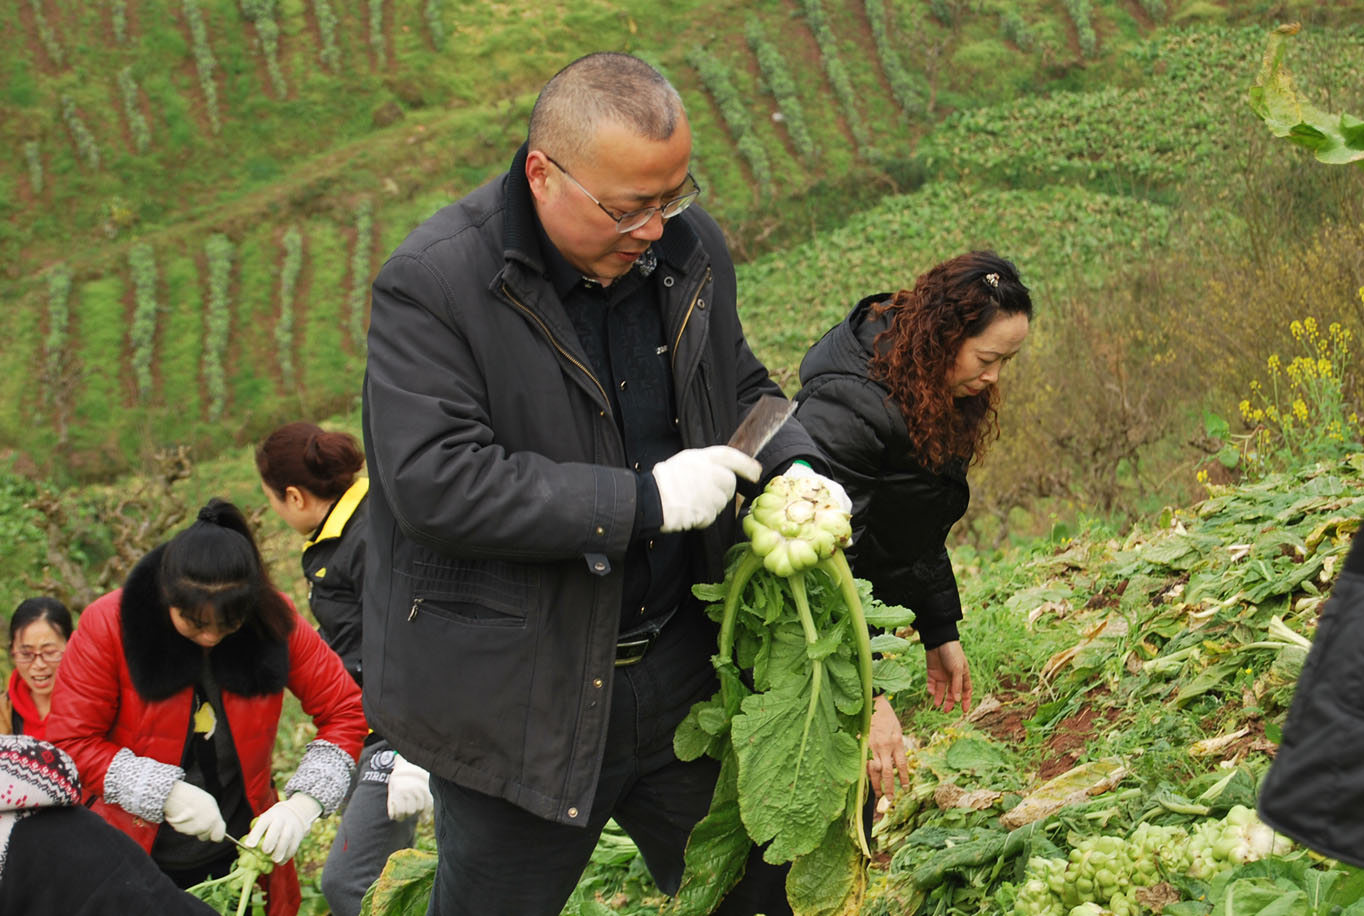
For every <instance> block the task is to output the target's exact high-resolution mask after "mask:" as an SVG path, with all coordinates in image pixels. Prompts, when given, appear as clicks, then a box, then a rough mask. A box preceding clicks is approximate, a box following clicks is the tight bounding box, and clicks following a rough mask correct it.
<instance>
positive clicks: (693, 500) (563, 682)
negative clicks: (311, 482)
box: [363, 53, 822, 916]
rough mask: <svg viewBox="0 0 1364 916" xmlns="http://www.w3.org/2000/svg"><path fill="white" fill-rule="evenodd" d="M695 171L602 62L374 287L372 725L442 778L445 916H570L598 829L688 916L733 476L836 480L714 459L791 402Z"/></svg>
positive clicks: (783, 437)
mask: <svg viewBox="0 0 1364 916" xmlns="http://www.w3.org/2000/svg"><path fill="white" fill-rule="evenodd" d="M690 160H691V128H690V126H689V124H688V122H687V117H686V114H685V112H684V111H683V108H682V103H681V99H680V98H679V96H678V94H677V92H676V90H674V89H673V87H672V86H671V85H669V83H668V82H667V80H666V79H664V78H663V76H661V75H660V74H659V73H658V72H657V71H655V70H654V69H653V68H652V67H650V66H649V65H647V64H645V63H644V62H642V61H640V60H638V59H636V58H634V57H630V56H628V55H624V54H614V53H602V54H593V55H589V56H587V57H585V58H582V59H580V60H577V61H575V62H574V63H572V64H570V65H569V66H568V67H566V68H565V69H564V70H562V71H560V73H559V74H557V75H556V76H555V77H554V78H553V79H551V80H550V82H549V83H548V84H546V86H545V87H544V89H543V90H542V91H541V93H540V96H539V98H538V100H537V101H536V104H535V107H534V110H533V112H532V114H531V119H530V130H529V138H528V141H527V143H526V144H525V145H523V146H522V147H521V149H520V150H518V151H517V153H516V155H515V157H514V159H513V160H512V165H511V168H510V169H509V171H508V172H507V173H506V174H504V175H503V176H501V177H500V178H498V179H496V180H494V181H492V182H491V183H490V184H488V185H486V186H484V187H483V188H480V189H478V190H477V191H474V192H472V193H471V194H469V195H468V196H466V197H464V198H463V199H462V200H460V201H457V202H456V203H454V204H452V205H450V206H448V207H446V208H444V209H442V210H441V211H440V212H438V213H437V214H435V215H434V216H433V217H431V218H430V219H429V220H427V221H426V222H425V223H423V224H422V225H421V226H420V227H418V228H417V229H416V230H415V231H414V232H413V233H412V234H411V235H410V236H409V237H408V238H407V240H406V241H404V242H403V243H402V245H401V246H399V248H398V249H397V250H396V251H395V252H394V254H393V255H392V257H391V258H390V259H389V260H388V262H387V263H386V264H385V265H384V267H383V269H382V270H381V271H380V273H379V276H378V278H377V279H376V281H375V283H374V290H373V311H372V318H371V326H370V334H369V346H368V367H367V372H366V384H365V391H364V430H365V446H366V453H367V458H368V465H369V474H370V480H371V483H370V500H371V509H370V519H369V521H370V528H369V546H370V551H371V552H370V554H369V556H370V559H369V561H368V562H369V566H370V570H369V572H368V574H367V576H366V589H365V603H364V615H365V620H364V652H363V667H364V671H365V708H366V712H367V713H368V715H369V717H370V721H371V723H372V724H373V726H374V728H375V729H377V730H379V731H381V732H383V734H384V735H386V736H387V737H388V738H389V739H390V740H391V741H392V743H393V745H394V746H395V747H396V748H397V749H398V751H399V752H400V753H402V755H403V756H404V757H406V758H407V759H409V760H411V761H413V762H414V763H417V764H419V765H420V766H422V767H425V768H426V769H428V770H429V771H430V773H431V788H432V793H433V795H434V798H435V814H436V838H437V843H438V846H439V857H440V859H439V866H438V872H437V876H436V882H435V886H434V888H433V890H432V895H431V902H430V909H429V910H428V913H429V914H430V916H456V914H475V913H477V914H479V916H489V914H491V916H497V914H507V916H513V914H514V916H537V914H543V916H556V914H558V913H559V912H560V910H561V908H562V906H563V904H564V902H565V900H566V899H567V898H568V896H569V894H570V893H571V892H572V890H573V888H574V886H575V885H576V883H577V881H578V879H579V877H580V875H581V873H582V870H583V868H584V867H585V866H586V865H587V862H588V860H589V857H590V855H591V853H592V849H593V847H594V845H595V843H596V839H597V836H598V834H599V833H600V832H601V830H602V828H603V826H604V825H605V824H606V822H607V820H608V819H610V818H614V819H615V820H616V821H617V822H618V823H619V824H620V825H621V826H622V827H623V828H624V829H625V830H626V831H627V832H628V833H629V834H630V835H631V836H632V838H633V839H634V840H635V842H636V843H637V845H638V846H639V848H640V850H641V852H642V854H643V856H644V860H645V862H646V863H647V864H648V866H649V868H650V871H651V872H652V874H653V876H654V878H655V880H656V882H657V883H658V885H659V886H660V887H661V888H662V889H663V890H665V891H667V892H669V893H672V892H675V891H676V890H677V888H678V885H679V881H680V879H681V875H682V870H683V868H682V859H683V855H682V854H683V849H684V846H685V843H686V839H687V835H688V833H689V832H690V830H691V827H692V826H693V825H694V824H695V823H696V821H697V820H699V819H700V818H701V817H702V816H703V815H704V814H705V812H706V810H707V809H708V807H709V804H710V798H711V794H712V791H713V788H714V785H715V781H716V778H717V773H718V764H717V763H716V762H715V761H712V760H709V759H703V760H699V761H692V762H687V763H683V762H680V761H678V760H677V758H676V757H675V756H674V754H673V750H672V734H673V730H674V729H675V727H676V725H677V723H678V722H679V721H680V720H681V719H682V718H683V716H685V714H686V712H687V710H688V709H689V708H690V706H691V704H692V703H694V702H696V701H698V700H702V699H705V698H707V697H709V696H710V695H711V694H712V692H713V691H714V689H715V676H714V671H713V669H712V666H711V663H710V656H711V654H712V653H713V652H714V651H715V629H714V624H713V623H712V622H710V621H709V620H708V619H707V618H706V616H705V614H704V612H703V610H702V608H701V607H700V606H699V603H698V602H697V601H696V600H695V599H694V598H693V597H692V596H691V592H690V586H691V585H692V584H693V583H695V582H702V581H718V580H719V579H720V578H721V577H722V575H723V571H724V567H723V563H724V553H725V550H726V548H727V547H729V546H730V545H731V544H733V543H734V541H735V539H736V535H737V528H738V526H737V524H736V511H735V503H734V495H735V490H736V486H739V485H740V484H739V483H738V480H739V478H742V479H743V480H745V481H750V482H753V483H756V482H758V481H759V480H760V479H761V478H762V477H764V476H765V475H770V474H772V473H775V472H777V471H779V470H782V469H784V468H785V467H787V466H788V465H789V464H790V463H791V462H792V461H793V460H795V459H797V458H801V459H805V460H806V461H808V462H810V463H813V464H815V466H816V467H821V466H822V461H821V459H819V457H818V452H817V450H816V449H815V447H814V445H813V443H812V442H811V441H810V439H809V437H808V436H806V435H805V433H804V431H803V430H801V429H800V427H799V426H798V425H796V424H795V423H788V424H787V426H786V427H785V428H784V429H783V430H782V431H781V432H780V433H779V434H778V435H777V437H776V438H775V439H774V440H773V441H772V442H771V444H769V445H768V446H767V447H766V448H765V449H764V450H763V451H762V452H761V453H759V456H758V458H759V459H760V460H754V459H753V458H750V457H749V456H747V455H745V454H743V453H742V452H739V451H736V450H734V449H731V448H729V447H728V446H725V445H722V444H721V443H724V442H726V441H727V440H728V439H729V437H730V435H731V434H732V433H733V432H734V430H735V428H736V427H737V426H738V423H739V421H740V419H741V418H742V417H743V416H744V414H745V413H746V412H747V411H748V410H749V409H750V408H751V407H752V406H753V404H755V403H756V402H757V401H758V399H759V398H760V397H762V396H763V395H771V394H780V390H779V389H778V387H777V385H776V384H775V383H774V382H773V381H772V380H771V379H770V378H769V376H768V373H767V370H766V369H765V368H764V367H763V366H762V364H761V363H760V362H759V361H758V360H757V359H756V357H754V355H753V353H752V352H751V351H750V349H749V347H748V344H747V343H746V342H745V340H744V337H743V331H742V328H741V327H740V324H739V319H738V315H737V311H736V306H735V278H734V267H733V263H732V261H731V259H730V255H729V252H728V251H727V249H726V247H725V243H724V239H723V236H722V234H721V232H720V230H719V227H718V226H717V225H716V224H715V222H714V220H712V219H711V217H710V216H708V215H707V214H706V213H705V212H704V211H703V210H702V208H701V207H699V206H695V205H694V203H695V201H696V199H697V197H698V195H699V194H700V193H701V188H700V187H699V186H698V184H697V183H696V180H695V179H694V178H693V177H692V175H691V172H690V169H689V164H690ZM743 486H745V487H749V486H750V484H747V483H746V484H744V485H743ZM746 492H748V493H749V494H750V495H751V494H752V493H754V492H756V489H748V490H747V491H746ZM774 873H775V874H774ZM774 878H775V880H774ZM716 912H722V913H758V912H764V913H767V914H769V916H777V914H779V913H782V912H789V909H788V908H787V906H786V901H785V894H784V887H783V884H782V881H781V875H780V873H776V869H773V868H771V867H770V866H764V865H763V863H761V861H760V857H759V856H757V855H754V856H752V857H750V862H749V866H748V877H747V878H746V879H745V880H744V881H743V882H742V883H741V884H740V885H739V886H738V887H736V888H735V889H734V890H733V891H732V892H731V893H730V894H729V896H728V897H727V898H726V900H725V901H724V903H723V904H722V905H721V909H719V910H717V911H716Z"/></svg>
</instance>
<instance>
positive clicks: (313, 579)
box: [303, 477, 369, 683]
mask: <svg viewBox="0 0 1364 916" xmlns="http://www.w3.org/2000/svg"><path fill="white" fill-rule="evenodd" d="M368 495H369V480H368V478H365V477H360V478H357V479H356V481H355V483H353V484H351V486H350V489H349V490H347V491H346V492H345V493H343V494H341V498H340V499H338V500H337V501H336V503H335V504H333V505H332V508H331V511H330V512H328V513H327V517H326V518H324V519H323V520H322V524H321V525H319V526H318V529H317V530H316V531H314V532H313V536H312V538H310V539H309V541H308V543H307V544H305V545H303V575H304V578H306V579H307V580H308V606H309V608H311V609H312V612H313V616H314V617H316V618H317V623H318V628H319V631H320V632H321V634H322V638H323V639H325V640H326V641H327V645H329V646H331V647H332V649H334V650H335V651H336V654H337V655H339V656H341V661H343V662H345V665H346V670H347V671H349V672H350V675H351V677H353V678H355V681H356V683H360V600H361V595H362V593H363V591H364V583H365V514H366V508H367V507H366V497H367V496H368Z"/></svg>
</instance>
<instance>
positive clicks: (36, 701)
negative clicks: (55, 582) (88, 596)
mask: <svg viewBox="0 0 1364 916" xmlns="http://www.w3.org/2000/svg"><path fill="white" fill-rule="evenodd" d="M70 638H71V612H70V611H68V610H67V609H66V605H64V604H62V603H61V602H60V601H58V600H57V599H56V598H46V597H42V598H27V599H25V600H23V601H21V602H19V606H18V607H17V608H15V609H14V615H13V616H12V617H10V621H9V655H10V658H11V659H12V660H13V661H14V671H13V672H11V673H10V676H9V686H8V689H7V690H6V691H5V693H3V694H0V734H7V735H32V736H33V737H35V738H38V739H39V740H42V739H43V738H45V737H46V734H47V713H48V710H49V709H51V708H52V686H53V684H54V683H55V682H56V679H57V663H58V662H60V661H61V660H62V653H63V652H65V651H66V641H67V640H68V639H70Z"/></svg>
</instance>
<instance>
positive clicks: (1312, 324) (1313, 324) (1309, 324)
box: [1302, 318, 1317, 337]
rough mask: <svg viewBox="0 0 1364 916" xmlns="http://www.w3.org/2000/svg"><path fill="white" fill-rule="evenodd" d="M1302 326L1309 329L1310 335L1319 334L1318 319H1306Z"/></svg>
mask: <svg viewBox="0 0 1364 916" xmlns="http://www.w3.org/2000/svg"><path fill="white" fill-rule="evenodd" d="M1302 326H1303V327H1304V328H1305V329H1306V330H1307V336H1308V337H1316V336H1317V319H1315V318H1308V319H1307V320H1306V321H1304V322H1303V323H1302Z"/></svg>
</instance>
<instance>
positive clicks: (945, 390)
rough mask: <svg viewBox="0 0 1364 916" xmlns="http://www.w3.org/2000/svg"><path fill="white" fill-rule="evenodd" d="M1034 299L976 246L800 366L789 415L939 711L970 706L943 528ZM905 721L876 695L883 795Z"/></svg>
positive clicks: (955, 508) (982, 442)
mask: <svg viewBox="0 0 1364 916" xmlns="http://www.w3.org/2000/svg"><path fill="white" fill-rule="evenodd" d="M1031 319H1032V299H1031V298H1030V296H1029V295H1028V289H1027V287H1026V286H1024V285H1023V283H1022V281H1021V280H1019V277H1018V271H1017V269H1016V268H1015V267H1014V265H1013V264H1012V263H1010V262H1009V261H1007V260H1005V259H1003V258H1001V257H999V256H998V255H996V254H995V253H994V252H991V251H972V252H968V253H966V254H962V255H958V256H957V257H954V258H951V259H949V260H947V261H944V262H942V263H941V264H938V265H937V266H935V267H933V268H931V269H930V270H928V271H927V272H926V273H924V274H923V275H922V276H920V277H919V278H918V279H917V280H915V282H914V288H913V289H909V290H900V291H899V292H896V293H893V294H892V293H881V294H879V295H875V296H868V297H867V298H865V299H863V300H862V301H861V302H859V303H858V304H857V306H856V307H855V308H854V309H853V310H852V312H851V313H850V314H849V315H848V316H847V317H846V318H845V319H843V321H841V322H840V323H839V324H837V325H836V326H834V327H833V328H832V329H831V330H829V332H828V333H826V334H825V335H824V337H823V338H822V339H820V340H819V342H817V343H816V344H815V345H814V346H813V347H811V348H810V352H808V353H807V354H806V355H805V358H804V360H802V362H801V366H800V380H801V385H802V388H801V390H800V392H799V393H798V394H797V395H796V401H797V403H798V404H799V407H798V408H797V412H796V416H797V417H798V418H799V419H800V423H801V425H802V426H804V427H805V429H806V430H807V431H808V432H809V433H810V435H811V436H812V437H813V438H814V440H815V443H816V444H817V445H819V446H820V448H821V449H823V450H824V454H825V455H826V456H827V457H828V459H829V464H830V466H831V468H832V473H831V475H830V476H832V477H833V478H834V479H835V480H837V481H838V482H839V483H841V484H842V485H843V487H844V488H845V489H846V490H847V492H848V495H849V496H850V497H851V498H852V502H853V519H852V525H853V544H852V547H851V548H850V549H849V550H848V558H849V561H850V562H851V563H852V568H853V571H854V573H856V574H857V575H858V576H860V577H862V578H864V579H867V580H869V581H870V582H871V583H872V589H873V592H874V594H875V595H876V597H877V598H878V599H880V600H882V601H884V602H886V603H887V604H897V605H902V606H904V607H907V608H909V609H910V610H912V611H914V614H915V621H914V627H915V629H916V630H917V631H918V634H919V638H920V640H921V641H922V642H923V645H924V650H925V658H926V663H927V681H928V691H929V695H930V697H931V698H932V702H933V705H934V706H936V707H938V708H939V709H942V710H943V711H944V712H950V711H951V710H952V709H953V707H954V706H955V705H956V704H958V703H959V704H960V705H961V707H962V709H963V710H969V709H970V707H971V672H970V665H969V664H968V662H967V660H966V654H965V653H964V652H963V651H962V647H961V641H960V639H959V637H958V634H957V621H958V620H960V619H961V616H962V613H961V598H960V596H959V595H958V593H957V582H956V578H955V577H954V576H953V574H952V562H951V560H950V559H949V558H948V555H947V533H948V532H949V531H950V530H951V528H952V525H953V524H954V523H956V521H957V520H958V519H960V518H961V517H962V515H963V514H965V512H966V506H967V503H968V502H969V500H970V488H969V487H968V486H967V482H966V470H967V468H968V467H969V466H970V465H972V464H974V463H976V462H977V461H979V460H980V458H981V456H982V455H983V454H984V453H985V450H986V448H987V447H988V446H989V444H990V443H991V442H992V441H993V440H994V439H995V438H996V437H997V436H998V434H999V427H998V424H997V422H996V411H997V408H998V403H999V391H998V389H997V388H996V383H997V382H998V381H999V373H1000V370H1001V369H1002V368H1003V367H1004V365H1005V364H1006V363H1008V361H1009V360H1010V359H1012V358H1013V357H1014V356H1015V355H1016V354H1017V353H1018V351H1019V348H1020V347H1022V345H1023V340H1024V338H1025V337H1027V334H1028V325H1029V322H1030V321H1031ZM900 738H901V732H900V723H899V721H898V719H897V718H896V716H895V713H894V710H892V709H891V707H890V704H889V703H888V702H887V701H886V700H885V698H884V697H881V698H878V699H877V701H876V711H875V714H874V717H873V722H872V735H871V745H872V759H871V760H870V761H869V762H868V771H869V773H870V776H871V780H872V784H873V785H874V786H875V787H876V791H877V793H878V794H884V795H890V794H892V793H893V791H894V780H895V775H896V773H899V775H900V778H901V783H902V784H907V783H908V779H909V772H908V765H907V763H906V761H905V756H904V748H903V745H902V742H901V740H900Z"/></svg>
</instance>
